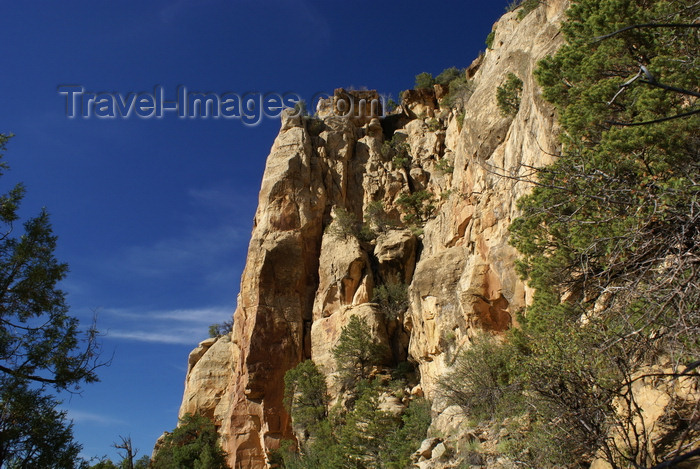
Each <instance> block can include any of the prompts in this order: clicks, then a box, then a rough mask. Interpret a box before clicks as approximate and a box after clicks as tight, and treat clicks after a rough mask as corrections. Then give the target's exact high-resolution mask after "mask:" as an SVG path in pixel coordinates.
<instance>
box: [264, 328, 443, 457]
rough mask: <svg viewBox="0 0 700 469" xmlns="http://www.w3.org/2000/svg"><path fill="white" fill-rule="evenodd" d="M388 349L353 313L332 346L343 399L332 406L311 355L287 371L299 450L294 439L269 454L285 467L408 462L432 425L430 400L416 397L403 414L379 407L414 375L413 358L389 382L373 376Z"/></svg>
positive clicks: (288, 397) (288, 399) (287, 390)
mask: <svg viewBox="0 0 700 469" xmlns="http://www.w3.org/2000/svg"><path fill="white" fill-rule="evenodd" d="M386 352H387V351H386V350H385V349H384V348H383V347H381V346H379V345H378V344H376V343H375V342H374V340H373V339H372V336H371V333H370V330H369V327H368V326H367V324H366V323H365V321H364V320H362V319H360V318H359V316H352V317H351V318H350V321H349V322H348V325H347V326H345V327H344V328H343V329H342V332H341V335H340V339H339V341H338V344H337V345H336V347H335V348H334V349H333V355H334V357H335V359H336V364H337V369H338V370H339V374H340V379H341V382H342V384H343V385H344V386H345V391H346V393H345V399H341V400H339V401H338V403H337V404H336V405H335V406H333V408H332V409H328V399H327V397H326V388H325V380H324V377H323V375H322V374H321V373H319V371H318V370H317V369H316V367H315V365H314V364H313V362H311V361H307V362H304V363H302V364H300V365H299V366H297V367H296V368H294V369H293V370H290V371H289V372H287V374H286V376H285V405H287V408H289V409H291V413H292V418H293V421H294V424H295V429H299V427H301V430H302V431H303V432H304V434H305V435H306V436H309V437H311V438H307V439H306V441H304V442H302V444H301V448H300V451H299V453H297V452H296V451H295V448H294V445H293V444H291V443H286V444H283V445H282V447H281V449H280V450H279V451H275V452H273V454H271V460H272V461H273V462H274V463H276V464H279V465H280V466H281V467H284V468H286V469H375V468H380V469H381V468H392V469H400V468H404V467H407V465H408V463H409V459H410V456H411V454H412V453H413V452H414V451H415V450H416V449H417V448H418V445H419V444H420V442H421V441H422V440H423V439H424V438H425V434H426V432H427V429H428V426H429V425H430V404H429V403H428V402H427V401H425V400H423V399H416V400H414V401H412V402H411V403H410V404H409V406H408V408H407V409H406V410H405V411H404V412H403V413H399V414H393V413H389V412H386V411H382V410H379V405H380V403H381V401H382V399H383V396H386V395H392V394H393V395H395V396H396V395H402V393H403V389H404V388H405V386H406V382H405V381H404V380H405V379H407V377H409V376H411V375H412V368H411V366H410V365H409V364H404V365H402V366H400V367H398V368H397V369H396V370H395V373H393V381H392V382H391V383H390V385H389V386H386V385H384V384H383V383H382V382H381V380H380V379H375V380H373V381H370V380H369V375H370V371H371V369H372V367H374V366H376V365H379V364H380V362H381V359H382V357H383V356H384V354H385V353H386Z"/></svg>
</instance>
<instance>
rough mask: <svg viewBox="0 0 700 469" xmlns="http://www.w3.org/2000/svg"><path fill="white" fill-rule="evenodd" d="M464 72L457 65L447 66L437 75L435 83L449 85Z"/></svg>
mask: <svg viewBox="0 0 700 469" xmlns="http://www.w3.org/2000/svg"><path fill="white" fill-rule="evenodd" d="M463 74H464V70H460V69H458V68H457V67H450V68H446V69H445V70H443V71H442V72H440V75H438V76H436V77H435V83H437V84H439V85H449V84H450V83H452V81H454V80H455V79H457V78H459V77H461V76H462V75H463Z"/></svg>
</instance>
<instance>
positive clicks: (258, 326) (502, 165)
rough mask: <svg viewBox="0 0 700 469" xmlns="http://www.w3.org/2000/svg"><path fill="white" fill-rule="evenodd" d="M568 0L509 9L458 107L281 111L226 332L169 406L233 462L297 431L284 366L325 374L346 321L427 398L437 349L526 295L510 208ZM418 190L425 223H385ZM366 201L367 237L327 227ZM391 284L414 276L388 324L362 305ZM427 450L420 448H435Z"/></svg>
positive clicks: (535, 146) (361, 96)
mask: <svg viewBox="0 0 700 469" xmlns="http://www.w3.org/2000/svg"><path fill="white" fill-rule="evenodd" d="M565 7H566V1H565V0H553V1H548V2H546V4H543V5H541V6H540V7H538V8H537V9H536V10H534V11H533V12H531V13H530V14H528V15H527V16H526V17H525V18H524V19H522V20H518V19H517V18H516V15H515V14H514V13H508V14H506V15H505V16H504V17H503V18H502V19H501V20H500V21H499V22H498V23H496V25H495V26H494V29H495V38H494V41H493V46H492V47H493V49H490V50H488V51H487V52H486V53H485V54H484V55H483V57H481V58H480V59H479V60H478V61H475V63H474V64H472V66H470V67H469V69H468V74H469V78H470V80H471V84H472V87H471V96H468V101H467V102H466V106H465V107H464V110H463V113H462V111H458V110H454V109H450V108H448V107H446V106H441V105H440V101H442V100H443V98H444V95H445V92H446V90H445V89H443V88H440V89H438V90H437V94H436V92H435V91H433V90H422V91H420V92H418V91H412V92H410V93H407V95H406V96H404V102H403V105H402V106H401V108H400V109H399V110H398V111H397V112H395V113H393V114H390V115H388V116H386V117H384V118H380V117H378V114H380V113H381V111H382V110H381V108H369V107H368V108H367V109H370V111H367V112H362V111H361V112H353V113H351V114H347V116H339V115H338V110H339V109H340V108H341V107H342V106H345V105H346V104H350V105H351V106H353V105H357V104H358V103H359V102H360V101H371V100H372V99H376V98H378V97H377V95H376V93H372V92H367V91H363V92H353V91H346V90H338V91H337V92H336V94H335V96H334V97H333V98H332V99H331V100H329V101H328V102H327V103H325V104H323V105H322V106H321V108H320V109H319V116H320V117H319V118H308V117H306V118H304V117H300V116H293V115H291V114H285V115H284V116H283V118H282V122H281V129H280V132H279V135H278V136H277V138H276V140H275V142H274V144H273V146H272V149H271V151H270V155H269V157H268V159H267V165H266V168H265V173H264V176H263V181H262V186H261V190H260V195H259V202H258V209H257V212H256V215H255V220H254V228H253V233H252V236H251V241H250V245H249V249H248V257H247V262H246V267H245V271H244V273H243V276H242V279H241V290H240V295H239V297H238V306H237V308H236V311H235V314H234V320H235V323H234V329H233V332H232V335H231V337H230V338H229V337H222V338H219V339H218V340H215V339H212V340H209V341H205V342H203V343H202V344H200V346H199V347H198V348H197V349H196V350H195V351H193V352H192V354H191V355H190V366H189V370H188V375H187V386H186V391H185V396H184V399H183V404H182V408H181V414H182V413H185V412H194V411H197V412H201V413H204V414H206V415H209V416H211V417H212V418H213V419H214V420H215V421H216V424H217V426H218V427H219V432H220V435H221V441H222V445H223V447H224V449H225V450H226V451H227V453H228V454H229V463H230V465H231V467H235V468H263V467H266V465H267V462H266V461H267V452H268V451H269V450H271V449H274V448H277V447H278V446H279V444H280V441H281V440H282V439H291V438H293V433H292V428H291V422H290V418H289V416H288V414H287V412H286V411H285V409H284V406H283V404H282V396H283V388H284V385H283V377H284V373H285V372H286V371H287V370H289V369H290V368H292V367H294V366H295V365H296V364H298V363H299V362H300V361H302V360H304V359H307V358H312V359H313V360H314V361H316V363H317V364H318V365H319V367H320V368H321V369H322V370H323V371H324V372H325V373H328V374H332V373H333V372H334V363H333V360H332V354H331V350H332V347H333V346H334V344H335V343H336V341H337V339H338V337H339V334H340V331H341V329H342V327H343V326H344V325H345V324H347V322H348V320H349V318H350V317H351V316H352V315H354V314H359V315H362V316H363V317H364V318H366V319H367V321H368V323H369V324H370V325H371V328H372V331H373V333H374V334H375V335H376V337H377V338H378V339H379V340H380V341H381V342H383V343H386V345H387V350H391V354H387V357H386V360H387V361H391V360H394V361H399V360H406V359H408V360H410V361H412V362H414V363H416V364H417V365H418V367H419V370H420V379H421V383H420V384H421V386H420V387H421V388H422V390H423V392H425V394H426V395H427V396H428V397H433V395H434V390H435V383H436V380H437V378H438V377H439V376H440V375H441V374H443V373H444V372H445V370H446V369H447V367H448V366H449V362H448V360H447V357H448V356H453V354H452V352H454V351H455V350H457V348H459V347H461V346H464V345H465V344H468V343H469V341H470V338H471V337H473V335H474V334H475V333H476V331H479V330H490V331H503V330H505V329H507V328H509V327H511V325H512V324H513V321H514V317H515V314H514V313H515V312H516V311H517V310H518V309H519V308H522V307H523V306H525V305H526V304H527V302H528V300H529V294H530V292H529V291H528V289H527V287H526V286H525V285H524V284H523V282H522V281H521V280H520V279H519V278H518V276H517V275H516V273H515V271H514V268H513V265H514V260H515V258H516V252H515V250H514V249H513V248H512V247H510V246H509V244H508V226H509V224H510V222H511V220H512V219H513V218H514V217H515V216H517V214H518V212H517V208H516V204H515V202H516V200H517V199H518V198H519V197H520V196H521V195H523V194H524V193H526V192H527V191H528V189H529V187H528V184H527V183H525V182H522V181H520V180H519V179H518V178H519V177H521V176H524V175H526V174H527V172H528V170H527V168H528V167H531V166H541V165H543V164H545V163H546V162H547V161H548V159H549V155H550V154H551V153H554V152H555V151H556V149H557V140H556V138H555V135H556V123H555V121H554V111H553V109H552V107H551V106H549V105H548V104H546V103H545V102H544V100H543V99H542V98H541V96H540V90H539V89H538V87H537V85H536V84H535V81H534V78H533V76H532V71H533V69H534V68H535V66H536V63H537V61H538V60H539V59H541V58H542V57H544V56H546V55H548V54H551V53H552V52H554V51H555V50H556V48H557V47H558V45H559V44H560V43H561V41H562V38H561V37H560V34H559V30H558V24H559V22H560V21H561V20H562V18H563V12H564V10H565ZM508 73H514V74H515V75H517V76H518V77H519V78H521V79H522V80H523V91H522V96H521V104H520V108H519V111H518V112H517V114H516V115H515V116H508V117H504V116H502V115H501V114H500V113H499V110H498V107H497V105H496V88H497V87H498V86H499V85H500V84H501V83H502V82H503V81H504V80H505V77H506V75H507V74H508ZM395 134H399V136H400V137H401V139H403V141H404V142H405V144H406V145H407V146H408V153H409V154H410V155H411V158H410V162H409V163H407V164H405V165H399V164H396V163H395V162H392V161H391V156H390V154H388V153H387V151H386V148H387V142H388V141H389V140H390V139H391V137H392V136H393V135H395ZM422 190H424V191H427V192H428V193H429V194H431V195H432V197H433V205H434V206H435V209H434V210H430V211H426V213H424V214H421V215H422V218H423V222H424V223H422V229H420V230H418V229H416V227H414V229H413V231H411V230H409V229H406V228H402V227H399V226H392V223H389V222H393V225H396V224H397V223H398V222H399V221H400V217H401V214H402V212H403V211H405V209H404V208H402V207H401V205H400V204H399V203H397V202H398V199H399V197H400V196H401V194H402V193H409V192H410V193H415V192H417V191H422ZM377 202H381V204H382V207H383V212H384V216H385V217H386V220H388V222H387V224H386V225H387V226H384V227H383V228H382V230H380V231H381V234H380V235H379V236H378V237H377V238H376V239H374V240H364V241H363V240H358V239H357V238H356V237H355V236H352V234H350V235H347V236H345V235H343V234H342V233H340V234H339V233H338V232H337V230H334V229H332V228H331V229H327V227H328V226H329V225H332V224H335V223H338V224H339V223H340V220H338V218H339V215H338V214H339V213H340V212H339V209H342V210H343V211H344V212H345V213H347V214H350V215H352V216H354V217H355V218H356V219H357V220H363V219H364V217H365V216H366V215H367V214H368V213H370V211H371V209H372V208H373V207H375V208H376V206H377V205H376V203H377ZM334 220H335V221H334ZM375 221H376V220H375ZM387 283H406V284H409V285H410V287H409V290H408V291H409V307H408V311H407V312H406V313H405V314H403V313H402V314H400V315H399V317H397V318H392V317H388V316H387V315H386V314H383V313H381V312H380V311H379V308H378V306H377V305H376V304H374V303H372V299H373V291H374V290H375V289H376V286H377V285H379V284H387ZM434 410H435V411H436V412H440V411H441V410H443V409H441V408H440V407H439V405H437V404H436V407H435V408H434ZM439 445H440V443H439V442H438V443H436V444H435V445H433V446H430V445H429V447H426V449H425V451H424V452H426V454H427V453H430V454H433V453H435V452H436V451H438V452H439V450H440V448H439Z"/></svg>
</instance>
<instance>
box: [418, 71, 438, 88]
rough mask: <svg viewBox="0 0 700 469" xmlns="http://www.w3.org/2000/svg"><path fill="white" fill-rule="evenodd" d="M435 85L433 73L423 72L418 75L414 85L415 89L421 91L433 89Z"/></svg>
mask: <svg viewBox="0 0 700 469" xmlns="http://www.w3.org/2000/svg"><path fill="white" fill-rule="evenodd" d="M434 84H435V79H434V78H433V75H432V73H428V72H423V73H419V74H418V75H416V84H415V85H414V87H415V89H417V90H419V89H425V88H432V87H433V85H434Z"/></svg>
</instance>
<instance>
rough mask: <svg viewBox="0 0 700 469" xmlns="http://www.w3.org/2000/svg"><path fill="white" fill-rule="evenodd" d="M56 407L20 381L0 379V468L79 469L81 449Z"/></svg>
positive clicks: (47, 397)
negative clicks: (75, 468)
mask: <svg viewBox="0 0 700 469" xmlns="http://www.w3.org/2000/svg"><path fill="white" fill-rule="evenodd" d="M58 404H59V402H57V401H56V400H54V399H53V398H52V397H50V396H47V395H45V394H44V393H43V392H42V391H41V390H39V389H31V388H30V387H28V386H27V384H26V383H24V382H22V381H21V380H15V379H12V378H2V379H0V467H9V468H15V467H16V468H20V467H36V468H39V467H41V468H48V469H51V468H56V469H59V468H60V469H72V468H74V467H77V466H78V463H79V458H78V455H79V453H80V450H81V446H80V445H79V444H77V443H75V442H74V441H73V425H72V424H70V423H66V413H65V412H63V411H59V410H56V407H57V406H58Z"/></svg>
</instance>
